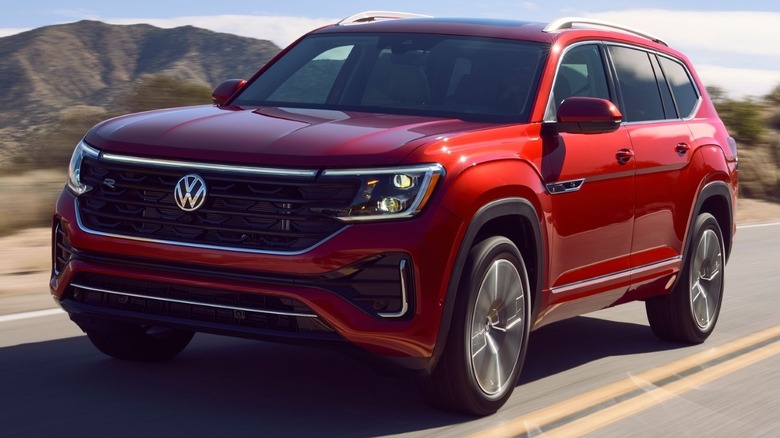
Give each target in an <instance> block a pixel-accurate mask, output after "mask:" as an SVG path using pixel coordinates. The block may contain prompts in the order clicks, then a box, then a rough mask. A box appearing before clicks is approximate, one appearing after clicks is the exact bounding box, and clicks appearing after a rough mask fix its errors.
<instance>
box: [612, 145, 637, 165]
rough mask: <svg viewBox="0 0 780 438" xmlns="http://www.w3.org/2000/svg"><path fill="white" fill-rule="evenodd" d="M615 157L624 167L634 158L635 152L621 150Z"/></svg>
mask: <svg viewBox="0 0 780 438" xmlns="http://www.w3.org/2000/svg"><path fill="white" fill-rule="evenodd" d="M615 157H616V158H617V162H618V164H620V165H623V164H626V163H628V162H629V161H631V159H632V158H634V151H632V150H631V149H621V150H619V151H617V154H615Z"/></svg>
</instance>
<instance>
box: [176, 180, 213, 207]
mask: <svg viewBox="0 0 780 438" xmlns="http://www.w3.org/2000/svg"><path fill="white" fill-rule="evenodd" d="M173 197H174V198H175V199H176V205H178V206H179V208H181V209H182V210H184V211H195V210H197V209H199V208H200V207H201V206H203V203H204V202H206V181H203V178H201V177H200V176H198V175H195V174H194V173H191V174H189V175H184V176H183V177H181V179H180V180H179V182H177V183H176V189H174V191H173Z"/></svg>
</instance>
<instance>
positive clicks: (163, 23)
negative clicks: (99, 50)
mask: <svg viewBox="0 0 780 438" xmlns="http://www.w3.org/2000/svg"><path fill="white" fill-rule="evenodd" d="M104 21H105V22H107V23H112V24H135V23H147V24H151V25H153V26H157V27H162V28H172V27H178V26H186V25H191V26H195V27H200V28H203V29H209V30H213V31H215V32H224V33H232V34H236V35H241V36H246V37H252V38H258V39H264V40H270V41H273V42H274V43H275V44H276V45H278V46H280V47H285V46H287V45H289V44H290V43H291V42H293V41H295V40H296V39H298V37H300V36H301V35H303V34H305V33H306V32H309V31H311V30H313V29H316V28H318V27H322V26H324V25H326V24H333V23H336V22H338V21H339V19H336V18H307V17H285V16H258V15H217V16H189V17H175V18H116V19H111V18H109V19H105V20H104Z"/></svg>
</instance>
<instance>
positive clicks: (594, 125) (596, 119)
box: [556, 97, 623, 134]
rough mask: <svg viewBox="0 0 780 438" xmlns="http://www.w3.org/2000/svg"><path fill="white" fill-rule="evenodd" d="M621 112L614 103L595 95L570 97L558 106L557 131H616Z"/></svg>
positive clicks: (589, 132)
mask: <svg viewBox="0 0 780 438" xmlns="http://www.w3.org/2000/svg"><path fill="white" fill-rule="evenodd" d="M622 122H623V114H621V113H620V110H619V109H617V107H616V106H615V104H613V103H612V102H610V101H608V100H606V99H599V98H596V97H570V98H568V99H564V100H563V102H561V106H560V107H559V108H558V123H556V128H557V130H558V132H569V133H572V134H602V133H606V132H613V131H616V130H617V129H618V128H619V127H620V124H621V123H622Z"/></svg>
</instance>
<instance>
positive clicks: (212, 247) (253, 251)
mask: <svg viewBox="0 0 780 438" xmlns="http://www.w3.org/2000/svg"><path fill="white" fill-rule="evenodd" d="M78 202H79V200H78V198H76V199H75V200H74V201H73V203H74V204H75V205H74V208H75V212H76V223H77V224H78V226H79V229H81V230H82V231H84V232H85V233H87V234H92V235H93V236H103V237H113V238H115V239H125V240H132V241H135V242H145V243H155V244H162V245H173V246H183V247H186V248H199V249H210V250H218V251H230V252H240V253H246V254H266V255H280V256H296V255H301V254H305V253H307V252H309V251H311V250H313V249H315V248H317V247H319V246H320V245H322V244H323V243H325V242H327V241H329V240H330V239H332V238H334V237H336V236H338V235H339V234H341V233H342V232H343V231H344V230H346V229H347V228H349V225H345V226H344V228H342V229H340V230H338V231H336V232H335V233H333V234H331V235H330V236H328V237H326V238H324V239H322V240H321V241H319V242H317V243H316V244H314V245H312V246H310V247H308V248H304V249H301V250H298V251H268V250H262V249H248V248H234V247H229V246H217V245H203V244H199V243H187V242H176V241H172V240H156V239H147V238H144V237H135V236H125V235H122V234H114V233H105V232H103V231H95V230H93V229H91V228H88V227H87V226H86V225H84V223H83V222H81V215H80V214H79V204H78Z"/></svg>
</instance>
